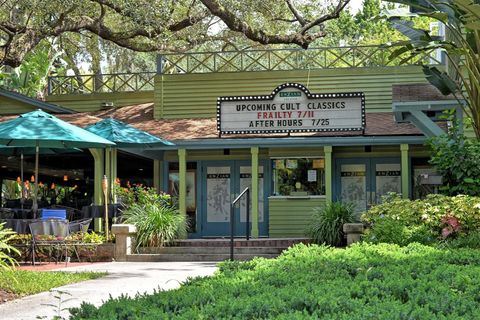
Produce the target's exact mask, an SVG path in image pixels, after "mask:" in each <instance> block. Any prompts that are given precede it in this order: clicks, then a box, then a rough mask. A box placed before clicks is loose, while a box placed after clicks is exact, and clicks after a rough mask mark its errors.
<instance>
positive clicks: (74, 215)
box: [51, 204, 82, 221]
mask: <svg viewBox="0 0 480 320" xmlns="http://www.w3.org/2000/svg"><path fill="white" fill-rule="evenodd" d="M51 208H52V209H63V210H65V211H66V212H67V219H68V220H69V221H73V220H77V219H80V218H81V217H82V211H81V210H78V209H75V208H72V207H68V206H62V205H58V204H56V205H53V206H51Z"/></svg>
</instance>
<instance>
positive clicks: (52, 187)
mask: <svg viewBox="0 0 480 320" xmlns="http://www.w3.org/2000/svg"><path fill="white" fill-rule="evenodd" d="M50 189H52V190H53V189H55V183H53V182H52V185H51V186H50Z"/></svg>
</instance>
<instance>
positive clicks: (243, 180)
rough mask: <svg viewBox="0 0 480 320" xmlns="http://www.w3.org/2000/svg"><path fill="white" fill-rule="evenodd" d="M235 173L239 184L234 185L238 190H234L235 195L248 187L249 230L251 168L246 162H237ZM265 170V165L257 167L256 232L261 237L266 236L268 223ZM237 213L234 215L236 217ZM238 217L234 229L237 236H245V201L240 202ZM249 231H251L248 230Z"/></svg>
mask: <svg viewBox="0 0 480 320" xmlns="http://www.w3.org/2000/svg"><path fill="white" fill-rule="evenodd" d="M236 168H237V170H236V172H238V177H239V183H236V184H235V185H236V186H237V185H238V187H239V188H238V189H237V190H235V192H236V194H237V195H238V194H240V192H242V191H243V190H245V188H246V187H250V226H249V227H250V228H251V226H252V222H251V221H252V196H251V190H252V167H251V166H250V164H249V162H248V161H239V162H237V163H236ZM265 169H266V163H261V164H260V165H259V166H258V224H259V225H258V229H259V230H258V231H259V234H260V235H261V236H262V235H264V236H266V235H267V234H268V223H267V222H266V216H265V212H266V204H267V199H266V196H267V194H268V190H267V189H266V187H267V186H266V185H265V176H266V175H265V173H266V172H265ZM237 213H238V212H236V213H235V214H236V215H237ZM238 216H239V221H238V223H237V222H236V225H237V226H238V227H237V228H236V232H237V235H239V236H245V234H246V228H247V226H246V222H247V205H246V201H245V199H242V200H240V212H239V214H238ZM250 230H251V229H250Z"/></svg>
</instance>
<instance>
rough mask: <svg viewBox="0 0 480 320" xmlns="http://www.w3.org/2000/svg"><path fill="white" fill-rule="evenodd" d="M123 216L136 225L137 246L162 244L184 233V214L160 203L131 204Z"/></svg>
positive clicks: (127, 221)
mask: <svg viewBox="0 0 480 320" xmlns="http://www.w3.org/2000/svg"><path fill="white" fill-rule="evenodd" d="M123 217H124V221H125V223H131V224H134V225H135V226H136V227H137V247H141V246H147V247H158V246H163V245H165V244H167V243H169V242H171V241H173V240H175V239H178V238H180V237H184V236H185V234H186V218H185V215H183V214H180V213H179V212H178V210H176V209H173V208H171V207H169V206H164V205H162V204H161V203H155V202H154V203H146V204H133V205H131V206H130V207H129V208H128V209H126V210H125V211H124V212H123Z"/></svg>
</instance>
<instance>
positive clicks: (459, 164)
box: [429, 130, 480, 196]
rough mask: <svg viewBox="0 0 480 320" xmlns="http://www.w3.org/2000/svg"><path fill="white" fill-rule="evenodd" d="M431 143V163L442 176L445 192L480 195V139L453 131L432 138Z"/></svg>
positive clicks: (447, 193)
mask: <svg viewBox="0 0 480 320" xmlns="http://www.w3.org/2000/svg"><path fill="white" fill-rule="evenodd" d="M429 146H430V148H431V149H432V155H431V159H430V163H431V164H433V165H434V166H435V169H436V171H437V172H438V173H439V174H441V175H442V177H443V186H442V187H441V188H440V191H441V192H442V193H444V194H446V195H458V194H467V195H471V196H480V166H479V165H478V159H480V140H478V139H469V138H467V137H466V136H465V135H463V134H461V133H459V132H458V130H451V131H450V132H449V133H448V134H444V135H441V136H439V137H435V138H434V139H432V140H430V141H429Z"/></svg>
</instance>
